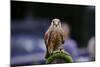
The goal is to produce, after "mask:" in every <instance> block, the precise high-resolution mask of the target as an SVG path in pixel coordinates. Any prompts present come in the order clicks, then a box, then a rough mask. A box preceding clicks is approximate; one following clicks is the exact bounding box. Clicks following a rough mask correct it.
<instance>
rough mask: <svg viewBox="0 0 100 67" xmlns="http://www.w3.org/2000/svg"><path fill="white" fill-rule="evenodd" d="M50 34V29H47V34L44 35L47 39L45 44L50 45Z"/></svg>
mask: <svg viewBox="0 0 100 67" xmlns="http://www.w3.org/2000/svg"><path fill="white" fill-rule="evenodd" d="M49 36H50V32H49V31H47V32H46V33H45V36H44V40H45V45H46V46H47V45H48V42H49V38H50V37H49Z"/></svg>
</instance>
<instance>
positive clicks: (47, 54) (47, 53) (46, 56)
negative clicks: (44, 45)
mask: <svg viewBox="0 0 100 67" xmlns="http://www.w3.org/2000/svg"><path fill="white" fill-rule="evenodd" d="M49 56H50V54H49V52H48V51H47V52H46V55H45V58H46V59H47V58H48V57H49Z"/></svg>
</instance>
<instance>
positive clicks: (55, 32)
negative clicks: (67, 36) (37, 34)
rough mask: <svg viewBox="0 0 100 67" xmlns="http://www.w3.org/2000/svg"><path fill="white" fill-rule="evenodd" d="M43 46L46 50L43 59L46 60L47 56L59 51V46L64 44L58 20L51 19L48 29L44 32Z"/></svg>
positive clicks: (62, 32)
mask: <svg viewBox="0 0 100 67" xmlns="http://www.w3.org/2000/svg"><path fill="white" fill-rule="evenodd" d="M44 40H45V45H46V48H47V51H46V56H45V58H48V57H49V55H51V54H52V53H53V51H55V50H59V49H60V50H61V49H62V47H61V45H62V44H64V31H63V29H62V28H61V21H60V20H59V19H56V18H55V19H53V20H52V22H51V25H50V27H49V29H48V30H47V31H46V33H45V36H44Z"/></svg>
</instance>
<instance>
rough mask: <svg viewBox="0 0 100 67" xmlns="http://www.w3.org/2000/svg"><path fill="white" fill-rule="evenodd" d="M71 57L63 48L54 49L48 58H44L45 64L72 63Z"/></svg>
mask: <svg viewBox="0 0 100 67" xmlns="http://www.w3.org/2000/svg"><path fill="white" fill-rule="evenodd" d="M72 62H73V60H72V57H71V56H70V55H69V54H68V53H67V52H65V51H64V50H57V51H54V52H53V54H52V55H50V56H49V58H47V59H46V64H51V63H72Z"/></svg>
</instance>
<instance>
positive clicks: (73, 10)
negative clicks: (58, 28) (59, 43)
mask: <svg viewBox="0 0 100 67" xmlns="http://www.w3.org/2000/svg"><path fill="white" fill-rule="evenodd" d="M54 18H59V19H60V20H61V22H63V25H64V24H65V25H66V24H68V25H69V26H70V36H69V38H68V40H66V42H65V44H64V49H65V50H66V51H68V52H69V53H70V54H71V56H72V58H73V61H74V62H82V61H95V6H92V5H91V6H90V5H73V4H55V3H52V4H51V3H39V2H24V1H11V65H32V64H33V65H36V64H45V58H44V56H45V52H46V47H45V43H44V39H43V38H44V34H45V32H46V30H47V29H48V27H49V26H50V23H51V20H52V19H54ZM65 28H66V27H65Z"/></svg>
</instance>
